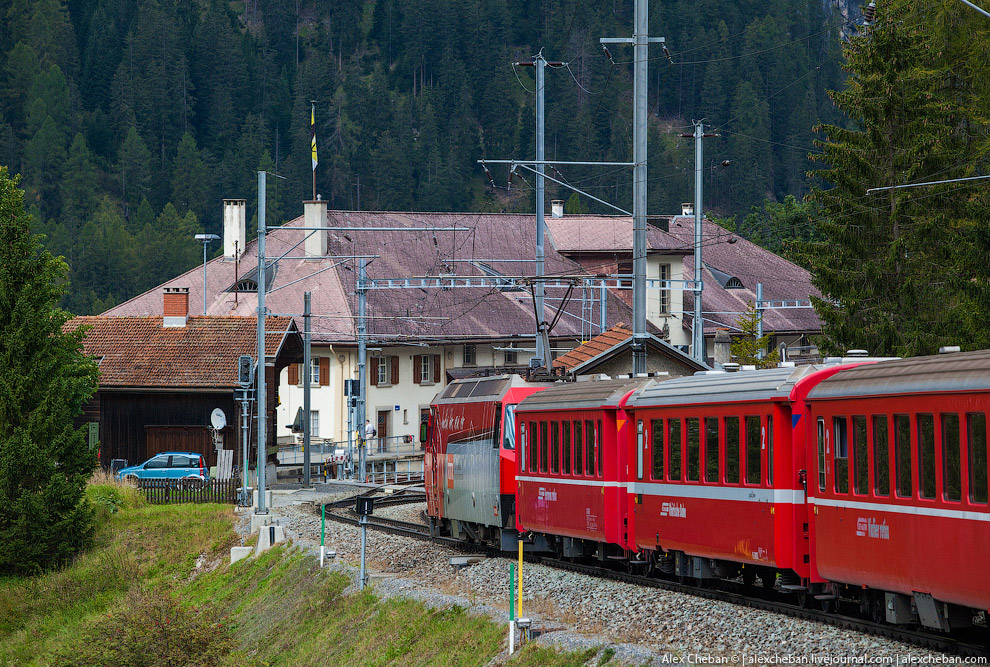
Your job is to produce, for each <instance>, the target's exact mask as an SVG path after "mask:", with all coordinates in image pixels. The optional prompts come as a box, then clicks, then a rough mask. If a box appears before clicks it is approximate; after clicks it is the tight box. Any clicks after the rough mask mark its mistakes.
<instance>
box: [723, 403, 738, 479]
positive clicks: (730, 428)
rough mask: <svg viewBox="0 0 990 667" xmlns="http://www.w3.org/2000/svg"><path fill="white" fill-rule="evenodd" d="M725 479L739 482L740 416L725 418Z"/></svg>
mask: <svg viewBox="0 0 990 667" xmlns="http://www.w3.org/2000/svg"><path fill="white" fill-rule="evenodd" d="M725 481H726V482H727V483H729V484H738V483H739V417H726V418H725Z"/></svg>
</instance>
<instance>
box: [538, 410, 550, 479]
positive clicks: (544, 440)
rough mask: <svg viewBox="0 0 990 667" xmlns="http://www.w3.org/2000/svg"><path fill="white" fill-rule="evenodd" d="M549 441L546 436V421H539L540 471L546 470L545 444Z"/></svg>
mask: <svg viewBox="0 0 990 667" xmlns="http://www.w3.org/2000/svg"><path fill="white" fill-rule="evenodd" d="M549 444H550V442H549V440H548V438H547V423H546V422H540V472H546V471H547V445H549Z"/></svg>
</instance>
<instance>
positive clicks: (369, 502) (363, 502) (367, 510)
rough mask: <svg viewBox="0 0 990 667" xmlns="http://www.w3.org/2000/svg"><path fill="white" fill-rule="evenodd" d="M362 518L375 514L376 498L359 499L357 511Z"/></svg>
mask: <svg viewBox="0 0 990 667" xmlns="http://www.w3.org/2000/svg"><path fill="white" fill-rule="evenodd" d="M355 511H356V512H357V513H358V514H359V515H360V516H368V515H369V514H373V513H374V511H375V499H374V498H358V499H357V509H356V510H355Z"/></svg>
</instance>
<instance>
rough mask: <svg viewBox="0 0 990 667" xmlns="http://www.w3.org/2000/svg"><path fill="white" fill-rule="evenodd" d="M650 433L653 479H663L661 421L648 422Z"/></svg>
mask: <svg viewBox="0 0 990 667" xmlns="http://www.w3.org/2000/svg"><path fill="white" fill-rule="evenodd" d="M650 433H651V434H652V435H653V475H652V476H653V479H663V455H664V451H663V450H664V447H663V420H662V419H653V420H651V421H650Z"/></svg>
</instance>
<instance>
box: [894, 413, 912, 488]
mask: <svg viewBox="0 0 990 667" xmlns="http://www.w3.org/2000/svg"><path fill="white" fill-rule="evenodd" d="M894 474H895V475H896V476H897V495H899V496H903V497H905V498H910V497H911V495H912V494H913V488H914V486H913V483H912V481H911V418H910V417H908V416H907V415H894Z"/></svg>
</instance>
